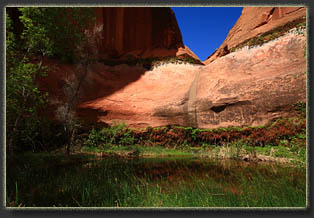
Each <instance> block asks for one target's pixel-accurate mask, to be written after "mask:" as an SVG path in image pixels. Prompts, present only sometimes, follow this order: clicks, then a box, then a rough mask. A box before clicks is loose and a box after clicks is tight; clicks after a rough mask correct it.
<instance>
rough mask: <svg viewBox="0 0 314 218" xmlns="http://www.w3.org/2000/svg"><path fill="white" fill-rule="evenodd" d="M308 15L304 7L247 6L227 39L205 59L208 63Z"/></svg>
mask: <svg viewBox="0 0 314 218" xmlns="http://www.w3.org/2000/svg"><path fill="white" fill-rule="evenodd" d="M304 16H306V9H305V8H304V7H276V8H274V7H245V8H243V11H242V14H241V16H240V18H239V19H238V20H237V22H236V23H235V25H234V26H233V27H232V29H231V30H230V31H229V33H228V36H227V37H226V39H225V41H224V42H223V43H222V44H221V45H220V46H219V48H218V49H217V50H216V51H215V52H214V53H213V54H212V55H210V56H209V57H208V58H207V59H206V60H205V61H204V63H205V64H208V63H210V62H212V61H214V60H216V59H217V58H219V57H222V56H224V55H226V54H228V53H229V52H230V50H231V48H233V47H235V46H236V45H238V44H240V43H241V42H243V41H245V40H247V39H250V38H254V37H255V36H258V35H260V34H262V33H265V32H267V31H270V30H272V29H274V28H276V27H279V26H282V25H284V24H286V23H288V22H289V21H293V20H295V19H298V18H301V17H304Z"/></svg>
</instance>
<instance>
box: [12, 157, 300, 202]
mask: <svg viewBox="0 0 314 218" xmlns="http://www.w3.org/2000/svg"><path fill="white" fill-rule="evenodd" d="M6 179H7V180H6V192H7V194H6V198H7V199H6V202H7V206H10V207H14V206H22V207H53V206H56V207H305V206H306V169H305V168H297V167H288V166H284V165H278V164H274V163H256V162H244V161H235V160H210V159H198V158H178V157H176V158H132V159H123V158H104V159H93V160H88V161H86V160H85V161H77V162H68V163H66V164H64V163H63V164H60V163H58V161H57V160H56V161H55V162H52V161H49V163H47V165H45V164H44V165H41V166H36V167H35V166H31V165H27V164H25V163H24V164H20V165H16V166H15V167H12V168H10V169H7V173H6Z"/></svg>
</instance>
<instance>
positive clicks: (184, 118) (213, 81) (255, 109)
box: [41, 7, 307, 128]
mask: <svg viewBox="0 0 314 218" xmlns="http://www.w3.org/2000/svg"><path fill="white" fill-rule="evenodd" d="M97 10H99V13H98V15H99V16H98V17H97V20H98V21H97V22H100V23H101V22H103V23H104V32H103V34H108V36H104V37H107V38H106V40H104V41H103V42H101V43H102V47H101V48H100V49H101V51H102V53H103V54H107V53H108V54H111V55H114V56H119V55H121V56H123V55H126V54H130V52H131V53H132V52H133V53H134V51H137V50H139V51H140V50H141V51H142V52H143V51H144V50H145V49H146V48H149V53H150V55H152V54H153V51H154V49H163V50H164V51H166V52H167V51H172V46H174V45H176V46H182V44H181V43H182V42H181V38H180V37H181V36H180V37H179V38H178V35H177V34H173V33H171V31H170V30H173V31H175V32H176V31H178V30H177V28H178V27H177V24H176V23H175V22H174V21H173V22H172V21H171V19H172V18H171V19H170V18H169V17H168V18H169V19H170V20H169V19H168V18H167V19H168V20H167V22H170V23H167V24H165V23H164V22H166V20H160V19H158V18H157V17H156V16H155V15H154V13H152V11H153V9H145V10H144V9H136V10H144V14H145V13H146V15H145V17H147V16H148V17H150V16H152V19H153V20H154V21H149V20H150V19H147V20H148V21H145V22H152V23H156V22H157V23H158V22H159V21H160V22H161V21H162V23H161V24H158V25H157V24H154V25H157V26H159V27H158V28H157V29H159V28H162V27H163V28H162V29H163V30H164V32H158V34H157V33H156V34H157V35H158V37H155V36H154V34H153V32H154V31H153V29H154V25H152V26H151V29H145V28H144V29H145V30H143V31H142V34H140V36H139V37H141V39H142V40H139V41H136V37H137V35H136V34H137V33H131V30H128V28H129V27H127V26H128V25H127V26H125V24H128V21H127V20H125V17H128V16H130V15H128V14H132V13H133V12H130V11H129V10H131V9H111V10H112V11H111V12H108V13H106V14H104V13H103V11H104V10H103V9H97ZM106 10H107V9H106ZM158 10H159V9H158ZM169 10H170V9H169ZM169 10H166V11H168V12H169ZM109 11H110V10H109ZM128 11H129V12H128ZM263 11H264V12H265V11H268V12H269V13H268V14H267V13H266V15H267V16H266V15H265V16H264V17H265V19H264V20H260V17H261V16H262V15H261V13H262V14H263ZM168 12H167V13H168ZM270 12H271V13H270ZM111 13H112V14H111ZM156 13H157V12H156ZM108 14H111V16H113V17H115V19H116V17H117V16H118V17H119V18H117V19H118V20H119V19H122V20H124V21H123V22H122V23H124V22H125V23H124V24H123V25H122V24H121V23H120V22H118V23H120V24H121V26H119V25H116V26H115V28H116V29H112V30H111V29H110V28H109V27H110V22H113V23H115V22H116V21H115V19H113V18H112V21H110V19H111V18H110V16H109V15H108ZM135 14H137V13H135ZM168 14H172V13H171V12H169V13H168ZM107 16H109V18H107ZM141 16H144V15H139V18H140V17H141ZM300 16H301V17H302V16H305V11H304V9H303V8H256V7H249V8H244V9H243V12H242V15H241V17H240V18H239V21H238V22H237V23H236V24H235V27H234V28H233V29H235V28H239V26H240V27H241V28H240V29H238V31H231V32H230V34H229V35H228V36H227V39H228V40H226V41H225V42H224V44H223V45H222V47H223V46H224V45H227V47H228V49H229V45H231V47H232V46H234V45H237V44H238V43H240V42H242V40H245V39H246V38H250V37H253V36H254V35H255V34H262V33H263V31H269V30H270V29H271V28H276V26H278V25H279V24H280V25H284V24H285V22H286V23H287V22H289V21H291V20H294V19H296V18H297V17H300ZM135 17H136V16H135ZM243 17H244V18H245V19H246V20H247V19H248V17H249V18H250V19H251V21H250V22H243V20H245V19H244V18H243ZM255 17H256V18H257V20H255V19H254V18H255ZM134 19H135V18H134ZM164 19H166V18H164ZM105 20H107V21H105ZM283 20H285V21H283ZM240 21H241V22H240ZM105 22H108V25H109V26H108V27H106V25H107V24H105ZM265 22H266V23H265ZM276 22H278V25H277V24H276ZM300 22H303V21H300ZM131 23H132V22H131ZM240 24H241V25H240ZM253 24H254V25H253ZM130 25H131V24H130ZM141 25H144V24H143V23H139V24H136V26H137V27H136V28H139V29H141V28H142V27H141ZM172 25H174V26H172ZM302 25H303V26H302ZM302 25H301V26H300V28H299V27H298V28H292V29H291V30H289V31H287V32H286V33H284V34H282V35H280V37H278V38H276V39H274V40H271V41H268V42H265V43H264V44H262V45H259V46H255V47H252V48H246V49H241V50H238V51H234V52H232V53H226V54H224V55H220V56H219V55H217V56H216V59H215V61H208V62H207V65H205V66H203V65H195V64H187V63H181V64H172V63H163V62H161V64H162V63H163V64H162V65H161V66H156V67H153V68H150V69H147V68H144V67H143V66H141V65H135V66H131V65H127V64H119V65H116V66H108V65H105V64H104V63H101V62H98V63H93V64H91V65H90V66H89V67H88V73H87V76H86V78H85V80H84V83H83V84H82V87H81V92H80V98H79V99H78V104H77V107H76V111H75V112H76V116H77V118H78V119H80V120H81V121H83V122H84V123H85V124H86V125H92V126H93V125H97V124H99V125H106V124H112V123H114V122H125V123H126V124H128V125H129V126H131V127H147V126H153V127H154V126H164V125H169V124H175V125H183V126H193V127H199V128H215V127H227V126H249V125H253V126H256V125H263V124H265V123H267V122H268V121H269V120H271V119H274V118H278V117H285V116H286V117H289V116H294V115H295V113H296V111H295V110H294V105H295V104H296V103H298V102H306V56H305V55H306V53H305V52H306V39H307V38H306V37H307V36H306V25H305V24H304V22H303V24H302ZM164 27H167V28H164ZM253 27H255V32H254V33H252V31H251V30H252V28H253ZM106 28H107V31H108V32H109V33H110V34H109V33H108V32H106V31H105V30H106ZM117 28H120V29H121V28H122V29H123V31H122V32H123V34H122V35H120V31H117ZM124 28H126V29H124ZM263 28H264V29H263ZM253 29H254V28H253ZM110 31H112V32H110ZM145 31H146V32H145ZM167 31H168V33H167ZM257 32H259V33H257ZM177 33H178V32H177ZM240 33H241V34H240ZM111 34H112V37H113V39H115V40H113V41H111V42H110V41H107V40H109V39H110V37H109V36H111ZM125 34H126V35H125ZM132 34H135V35H132ZM157 35H156V36H157ZM175 35H177V36H175ZM240 36H242V37H243V38H241V37H240ZM240 38H241V40H240ZM128 40H130V41H128ZM133 40H135V41H136V42H135V41H133ZM133 42H135V43H134V44H133ZM231 47H230V48H231ZM143 49H144V50H143ZM180 49H183V53H184V51H185V50H184V49H185V48H184V47H180V48H176V49H174V50H175V55H177V53H178V52H180ZM109 51H114V52H113V53H110V52H109ZM145 52H148V51H147V50H145V51H144V52H143V53H138V54H137V55H143V54H144V53H145ZM181 52H182V50H181ZM134 54H136V53H134ZM192 54H193V53H192ZM47 64H48V65H49V67H50V68H52V69H54V73H53V74H49V75H48V77H47V78H45V79H44V80H43V81H41V84H42V88H43V89H44V90H47V91H48V92H49V96H50V98H51V99H53V100H54V101H53V102H54V104H53V105H52V107H51V108H53V112H54V113H57V112H58V111H59V109H60V107H62V104H63V103H62V102H64V101H66V99H67V94H66V90H67V89H66V87H67V86H66V84H67V83H69V82H71V78H72V77H73V75H75V72H76V71H75V66H74V65H66V64H59V63H57V61H56V60H47Z"/></svg>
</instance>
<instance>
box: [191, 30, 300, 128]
mask: <svg viewBox="0 0 314 218" xmlns="http://www.w3.org/2000/svg"><path fill="white" fill-rule="evenodd" d="M305 48H306V39H305V37H304V36H302V35H294V34H288V35H286V36H284V37H281V38H279V39H278V40H276V41H272V42H269V43H266V44H265V45H263V46H261V47H258V48H252V49H250V50H245V49H244V50H242V51H239V52H234V53H231V54H228V55H226V56H224V57H221V58H219V59H217V60H216V61H214V62H212V63H210V64H208V65H207V66H205V67H204V69H203V70H202V71H201V74H200V78H199V83H198V89H197V101H196V106H195V107H196V111H197V114H196V118H197V124H198V126H199V127H216V126H245V125H254V126H255V125H263V124H265V123H266V122H267V121H269V120H271V119H273V118H276V117H280V116H286V115H288V114H289V113H291V112H292V111H293V107H292V105H293V104H295V103H297V102H299V101H301V102H305V101H306V58H305V57H304V51H305Z"/></svg>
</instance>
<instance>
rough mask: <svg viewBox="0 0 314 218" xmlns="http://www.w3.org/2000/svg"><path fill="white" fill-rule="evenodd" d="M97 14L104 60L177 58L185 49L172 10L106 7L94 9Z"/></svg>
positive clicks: (100, 45)
mask: <svg viewBox="0 0 314 218" xmlns="http://www.w3.org/2000/svg"><path fill="white" fill-rule="evenodd" d="M95 14H96V26H97V27H98V28H100V36H101V38H100V39H99V40H98V46H97V47H98V48H99V53H100V54H101V55H102V56H103V57H104V58H106V57H109V58H123V57H127V56H128V55H129V56H130V55H132V56H136V57H144V58H145V57H153V56H176V52H177V51H178V49H179V48H184V45H183V42H182V37H181V32H180V29H179V27H178V24H177V21H176V18H175V15H174V13H173V11H172V10H171V9H170V8H159V7H147V8H146V7H138V8H136V7H119V8H117V7H106V8H95Z"/></svg>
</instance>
